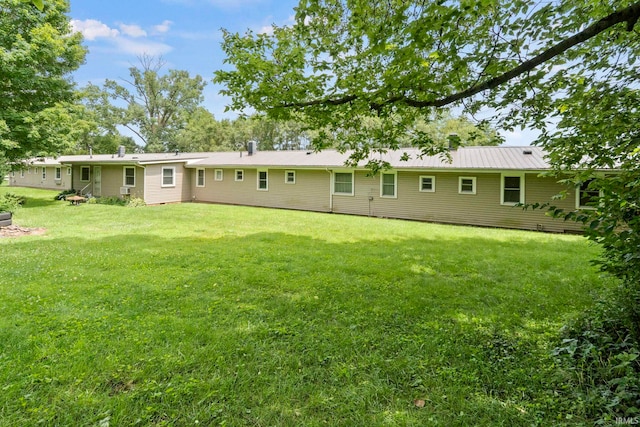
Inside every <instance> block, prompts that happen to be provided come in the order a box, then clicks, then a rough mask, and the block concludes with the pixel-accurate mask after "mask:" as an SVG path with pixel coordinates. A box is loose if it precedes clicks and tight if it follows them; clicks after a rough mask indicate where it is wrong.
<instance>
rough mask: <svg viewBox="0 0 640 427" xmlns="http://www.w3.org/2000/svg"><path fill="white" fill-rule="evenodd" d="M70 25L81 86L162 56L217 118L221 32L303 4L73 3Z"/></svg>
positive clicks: (514, 136)
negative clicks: (76, 34)
mask: <svg viewBox="0 0 640 427" xmlns="http://www.w3.org/2000/svg"><path fill="white" fill-rule="evenodd" d="M70 4H71V13H70V17H71V24H72V26H73V28H74V29H75V30H76V31H80V32H82V33H83V35H84V38H85V41H84V44H85V46H86V47H87V48H88V49H89V53H88V55H87V58H86V62H85V64H84V65H82V66H81V67H80V68H79V69H78V70H77V71H76V72H75V73H74V79H75V81H76V82H77V83H78V84H79V85H80V86H85V85H87V84H88V83H93V84H96V85H99V86H101V85H102V83H103V82H104V80H105V79H112V80H118V81H121V79H126V78H128V77H129V72H128V68H129V67H131V66H137V65H139V61H138V57H139V56H141V55H143V54H148V55H153V56H162V58H163V59H164V60H165V62H166V66H165V68H166V69H178V70H187V71H189V73H190V74H191V75H192V76H193V75H196V74H199V75H200V76H202V77H203V78H204V79H205V80H206V81H208V84H207V87H206V88H205V91H204V97H205V101H204V107H205V108H207V109H208V110H209V111H211V112H212V113H213V114H214V115H215V117H216V118H218V119H222V118H234V117H235V116H236V114H235V113H224V108H225V105H226V103H227V99H226V98H224V97H222V96H221V95H219V93H218V92H219V90H220V86H216V85H214V84H213V83H212V82H211V79H212V78H213V73H214V71H216V70H218V69H221V68H223V67H224V64H223V60H224V53H223V52H222V49H221V47H220V42H221V41H222V31H221V29H222V28H225V29H227V30H229V31H233V32H241V33H243V32H245V31H246V30H248V29H250V30H252V31H254V32H269V31H270V30H271V28H272V25H273V24H276V25H286V24H289V23H292V20H293V16H294V14H295V10H294V8H295V6H296V5H297V4H298V0H70ZM503 134H504V136H505V137H506V139H507V143H508V144H510V145H528V144H529V143H530V142H531V141H532V135H531V133H529V132H527V131H524V132H514V133H503Z"/></svg>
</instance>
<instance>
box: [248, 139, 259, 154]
mask: <svg viewBox="0 0 640 427" xmlns="http://www.w3.org/2000/svg"><path fill="white" fill-rule="evenodd" d="M257 152H258V143H257V142H256V141H249V143H248V144H247V153H248V154H249V155H250V156H253V155H254V154H256V153H257Z"/></svg>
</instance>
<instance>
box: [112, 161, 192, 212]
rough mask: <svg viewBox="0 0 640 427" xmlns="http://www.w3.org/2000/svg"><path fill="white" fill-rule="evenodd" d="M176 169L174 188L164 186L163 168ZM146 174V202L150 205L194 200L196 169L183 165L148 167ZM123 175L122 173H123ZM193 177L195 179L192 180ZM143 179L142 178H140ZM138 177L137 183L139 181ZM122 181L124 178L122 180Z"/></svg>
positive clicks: (166, 164)
mask: <svg viewBox="0 0 640 427" xmlns="http://www.w3.org/2000/svg"><path fill="white" fill-rule="evenodd" d="M165 167H166V168H175V175H174V183H175V185H174V186H171V187H163V186H162V168H165ZM145 170H146V172H145V173H144V183H145V184H144V185H145V189H146V192H145V201H146V202H147V204H149V205H157V204H161V203H176V202H187V201H190V200H191V199H192V191H193V190H192V185H191V184H192V182H193V183H194V185H193V187H194V188H195V169H185V167H184V164H183V163H163V164H154V165H147V166H146V167H145ZM121 173H122V172H121ZM192 175H193V179H192ZM140 178H141V179H142V177H140ZM138 179H139V178H138V176H136V181H138ZM120 181H122V178H121V179H120Z"/></svg>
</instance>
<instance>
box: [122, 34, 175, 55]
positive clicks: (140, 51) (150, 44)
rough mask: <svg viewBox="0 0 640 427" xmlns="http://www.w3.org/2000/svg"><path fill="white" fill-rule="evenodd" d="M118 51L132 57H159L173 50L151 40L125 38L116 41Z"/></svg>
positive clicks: (166, 45)
mask: <svg viewBox="0 0 640 427" xmlns="http://www.w3.org/2000/svg"><path fill="white" fill-rule="evenodd" d="M114 41H115V43H116V45H117V47H118V50H119V51H121V52H123V53H128V54H131V55H136V56H140V55H151V56H159V55H164V54H165V53H168V52H171V51H172V50H173V48H172V47H171V46H169V45H168V44H164V43H159V42H154V41H151V40H140V41H138V40H131V39H127V38H124V37H119V38H117V39H114Z"/></svg>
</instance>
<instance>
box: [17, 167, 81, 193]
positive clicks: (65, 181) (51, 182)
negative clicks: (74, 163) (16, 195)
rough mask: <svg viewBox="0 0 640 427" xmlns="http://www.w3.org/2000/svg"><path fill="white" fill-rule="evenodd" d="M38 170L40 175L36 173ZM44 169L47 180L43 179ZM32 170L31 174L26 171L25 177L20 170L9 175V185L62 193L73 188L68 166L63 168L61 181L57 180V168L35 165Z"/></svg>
mask: <svg viewBox="0 0 640 427" xmlns="http://www.w3.org/2000/svg"><path fill="white" fill-rule="evenodd" d="M36 168H38V173H36V172H35V171H36ZM43 168H45V170H46V173H45V179H42V169H43ZM30 169H31V173H29V169H25V170H24V176H22V175H21V171H19V170H17V171H15V174H9V185H10V186H16V187H32V188H45V189H49V190H60V191H62V190H68V189H69V188H71V176H69V175H67V168H66V166H63V167H62V168H61V175H60V178H61V179H59V180H57V179H56V166H43V165H33V166H32V167H31V168H30Z"/></svg>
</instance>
